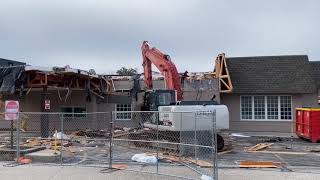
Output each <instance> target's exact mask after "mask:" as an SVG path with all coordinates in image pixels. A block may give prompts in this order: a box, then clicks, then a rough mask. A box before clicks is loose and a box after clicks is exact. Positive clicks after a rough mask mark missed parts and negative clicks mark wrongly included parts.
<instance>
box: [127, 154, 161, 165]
mask: <svg viewBox="0 0 320 180" xmlns="http://www.w3.org/2000/svg"><path fill="white" fill-rule="evenodd" d="M131 160H132V161H136V162H141V163H147V164H156V163H157V158H156V157H155V156H147V155H146V154H135V155H134V156H132V158H131Z"/></svg>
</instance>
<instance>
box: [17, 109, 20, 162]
mask: <svg viewBox="0 0 320 180" xmlns="http://www.w3.org/2000/svg"><path fill="white" fill-rule="evenodd" d="M20 116H21V114H20V113H19V116H18V118H17V124H16V133H17V135H16V136H17V137H16V154H17V163H19V159H20Z"/></svg>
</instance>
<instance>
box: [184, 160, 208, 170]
mask: <svg viewBox="0 0 320 180" xmlns="http://www.w3.org/2000/svg"><path fill="white" fill-rule="evenodd" d="M186 161H189V162H191V163H193V164H195V165H198V166H200V167H202V168H212V167H213V164H212V163H210V162H208V161H204V160H195V159H186Z"/></svg>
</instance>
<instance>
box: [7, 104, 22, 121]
mask: <svg viewBox="0 0 320 180" xmlns="http://www.w3.org/2000/svg"><path fill="white" fill-rule="evenodd" d="M18 118H19V101H10V100H9V101H6V102H5V120H8V121H12V120H17V119H18Z"/></svg>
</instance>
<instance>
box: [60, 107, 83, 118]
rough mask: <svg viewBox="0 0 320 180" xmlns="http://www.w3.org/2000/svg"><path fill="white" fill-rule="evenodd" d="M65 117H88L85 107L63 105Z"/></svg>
mask: <svg viewBox="0 0 320 180" xmlns="http://www.w3.org/2000/svg"><path fill="white" fill-rule="evenodd" d="M61 112H62V113H63V117H87V115H86V113H87V109H86V108H85V107H62V108H61Z"/></svg>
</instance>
